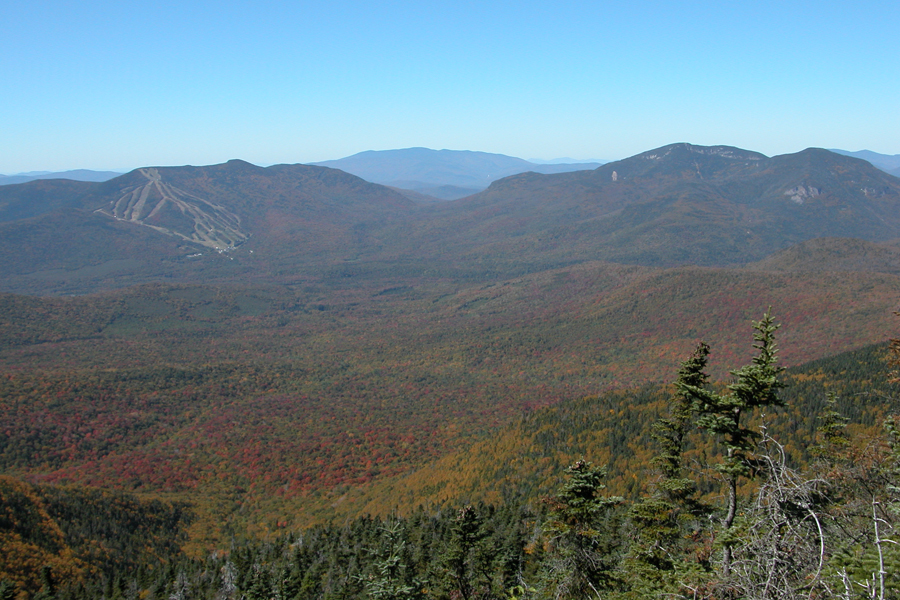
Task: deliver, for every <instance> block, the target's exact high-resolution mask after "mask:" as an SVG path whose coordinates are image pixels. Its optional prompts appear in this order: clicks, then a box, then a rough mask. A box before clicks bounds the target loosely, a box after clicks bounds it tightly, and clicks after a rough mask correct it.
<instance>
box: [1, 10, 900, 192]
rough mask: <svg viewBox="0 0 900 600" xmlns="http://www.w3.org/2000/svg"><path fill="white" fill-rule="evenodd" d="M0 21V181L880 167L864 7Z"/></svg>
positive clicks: (890, 80)
mask: <svg viewBox="0 0 900 600" xmlns="http://www.w3.org/2000/svg"><path fill="white" fill-rule="evenodd" d="M151 9H152V10H151ZM0 17H2V19H3V22H5V23H7V24H8V27H7V31H6V32H5V33H6V34H5V35H4V36H3V37H2V39H0V52H2V55H3V56H4V60H3V61H2V62H0V74H2V76H3V78H4V81H5V82H7V86H6V90H5V91H6V93H5V94H4V95H3V97H2V98H0V111H2V114H3V115H4V117H5V118H4V119H3V120H2V123H0V138H2V139H3V140H4V142H5V143H4V144H3V147H2V149H0V173H4V174H16V173H23V172H29V171H66V170H73V169H91V170H121V169H122V168H124V167H126V166H130V165H135V166H145V165H184V164H215V163H221V162H225V161H227V160H229V159H232V158H240V159H243V160H247V161H249V162H251V163H254V164H260V165H265V164H275V163H310V162H319V161H325V160H335V159H338V158H342V157H347V156H351V155H353V154H356V153H358V152H361V151H365V150H387V149H396V148H408V147H413V146H425V147H429V148H454V149H469V150H477V151H482V152H491V153H498V154H505V155H508V156H515V157H522V158H526V159H527V158H528V157H546V158H544V159H543V160H553V159H554V158H557V157H564V156H568V157H575V158H577V159H578V160H587V159H590V158H594V157H601V158H602V159H603V160H615V159H619V158H625V157H627V156H632V155H634V154H637V153H639V152H642V151H645V150H648V149H651V148H656V147H660V146H663V145H666V144H670V143H674V142H690V143H692V144H698V145H718V144H726V145H730V146H737V147H740V148H745V149H750V150H754V151H757V152H761V153H763V154H766V155H768V156H773V155H778V154H787V153H792V152H798V151H800V150H803V149H805V148H807V147H821V148H845V149H848V150H852V151H855V149H866V150H870V151H873V152H877V153H881V154H896V153H900V147H898V141H897V140H900V113H898V111H897V110H896V102H895V99H896V98H898V97H900V77H898V76H897V75H898V73H897V70H898V66H897V64H896V61H895V60H893V57H894V56H896V55H897V51H896V46H897V44H898V42H897V41H896V36H895V35H894V32H895V31H896V30H897V26H898V25H900V6H895V5H886V4H883V3H876V2H871V1H863V2H859V3H854V4H852V5H850V4H846V3H840V2H824V3H822V2H819V3H815V4H813V3H809V2H797V1H795V2H787V3H784V2H770V1H764V2H759V3H753V4H735V3H730V4H729V3H725V4H721V3H720V4H708V5H706V4H704V5H702V6H701V5H694V6H692V5H685V4H684V3H680V2H674V1H671V0H670V1H663V2H652V3H651V2H637V3H629V4H605V3H595V2H581V1H576V2H571V3H567V4H565V5H563V6H551V5H547V4H546V3H539V2H534V1H526V2H515V3H513V2H509V1H500V2H492V3H450V2H439V3H428V4H422V3H414V2H408V1H404V0H401V1H399V2H394V3H389V4H372V5H369V4H361V3H355V2H341V1H338V2H333V3H327V4H322V3H311V2H299V3H291V4H287V5H285V4H282V3H275V2H266V1H263V2H260V3H254V4H253V5H247V4H243V3H234V2H232V3H228V2H226V3H224V4H223V3H212V2H209V1H208V0H200V1H199V2H195V3H190V4H184V3H176V2H171V1H164V2H160V3H155V4H154V5H152V6H149V5H147V6H144V5H140V4H137V5H135V4H121V3H114V2H110V1H108V0H98V1H95V2H89V3H81V4H73V5H64V4H56V5H54V6H53V7H52V9H48V8H47V7H46V6H43V5H41V4H35V3H31V4H28V3H6V4H5V5H3V6H2V8H0Z"/></svg>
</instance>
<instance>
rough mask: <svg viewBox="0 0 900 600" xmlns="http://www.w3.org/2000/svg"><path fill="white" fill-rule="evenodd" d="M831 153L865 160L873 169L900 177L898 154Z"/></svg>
mask: <svg viewBox="0 0 900 600" xmlns="http://www.w3.org/2000/svg"><path fill="white" fill-rule="evenodd" d="M832 152H836V153H837V154H843V155H844V156H852V157H853V158H861V159H863V160H867V161H869V162H870V163H871V164H872V166H873V167H877V168H879V169H881V170H882V171H886V172H888V173H890V174H891V175H893V176H895V177H900V154H879V153H878V152H872V151H871V150H858V151H856V152H850V151H849V150H832Z"/></svg>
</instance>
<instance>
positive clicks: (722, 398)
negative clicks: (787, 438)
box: [678, 311, 784, 578]
mask: <svg viewBox="0 0 900 600" xmlns="http://www.w3.org/2000/svg"><path fill="white" fill-rule="evenodd" d="M753 328H754V329H755V330H756V331H755V332H754V334H753V340H754V344H753V347H754V348H755V349H756V350H757V354H756V356H754V357H753V360H752V361H751V363H750V364H749V365H746V366H744V367H742V368H740V369H738V370H737V371H732V372H731V374H732V376H733V377H734V380H733V382H732V383H731V384H730V385H729V386H728V390H729V393H727V394H718V393H716V392H714V391H712V390H709V389H707V388H706V387H704V386H702V385H694V384H690V383H680V384H679V386H678V387H679V388H680V389H681V390H682V392H683V393H684V394H685V395H687V396H690V397H691V398H692V399H693V401H694V406H693V408H694V411H695V412H696V413H697V415H698V416H697V425H698V426H699V427H701V428H703V429H705V430H707V431H709V432H710V433H712V434H713V435H716V436H718V437H719V439H720V440H721V442H722V444H723V445H724V447H725V456H724V457H723V459H722V461H721V462H720V463H719V464H717V465H716V470H717V471H718V472H719V473H721V474H722V475H723V477H724V478H725V482H726V487H727V492H726V498H727V506H726V512H725V516H724V518H723V519H722V533H721V535H720V538H719V539H720V541H721V543H722V544H723V553H722V572H723V575H724V576H725V577H726V578H727V577H728V574H729V572H730V569H731V555H732V550H731V548H732V545H733V543H734V540H733V539H732V535H733V531H732V527H733V525H734V519H735V517H736V516H737V487H738V480H739V479H740V478H741V477H750V476H751V474H752V467H753V462H752V458H751V454H752V452H753V449H754V448H755V446H756V443H757V441H758V440H759V439H760V437H761V435H760V433H759V432H758V431H755V430H752V429H749V428H747V427H746V426H745V425H744V419H745V418H748V417H749V416H750V415H751V413H753V411H754V410H756V409H762V408H767V407H770V406H782V405H783V403H782V401H781V399H780V397H779V396H778V391H779V390H780V389H782V388H783V387H784V384H783V383H782V382H781V381H780V380H779V379H778V376H779V374H780V373H781V372H782V371H783V370H784V369H783V368H782V367H779V366H778V365H777V360H778V356H777V354H778V349H777V345H776V343H775V332H776V331H777V330H778V325H776V324H775V322H774V320H773V319H772V315H771V312H770V311H766V314H765V315H763V318H762V320H760V321H759V322H754V323H753Z"/></svg>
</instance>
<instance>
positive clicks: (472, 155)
mask: <svg viewBox="0 0 900 600" xmlns="http://www.w3.org/2000/svg"><path fill="white" fill-rule="evenodd" d="M312 164H314V165H316V166H320V167H331V168H334V169H340V170H342V171H346V172H347V173H352V174H353V175H356V176H358V177H362V178H363V179H365V180H367V181H371V182H373V183H380V184H382V185H387V186H391V187H395V188H401V189H404V190H411V191H414V192H417V193H419V194H427V195H429V196H433V197H435V198H439V199H442V200H455V199H457V198H462V197H464V196H469V195H471V194H474V193H476V192H480V191H481V190H483V189H485V188H486V187H488V186H489V185H490V184H491V183H492V182H494V181H497V180H498V179H502V178H504V177H508V176H510V175H516V174H519V173H525V172H528V171H532V172H535V173H564V172H567V171H581V170H587V169H596V168H597V167H599V166H600V165H601V164H603V163H600V162H572V163H558V162H556V161H553V162H552V163H543V164H538V163H534V162H529V161H527V160H523V159H521V158H514V157H512V156H505V155H503V154H490V153H488V152H471V151H468V150H430V149H428V148H405V149H402V150H380V151H377V150H369V151H366V152H360V153H359V154H354V155H353V156H348V157H346V158H341V159H338V160H326V161H323V162H317V163H312Z"/></svg>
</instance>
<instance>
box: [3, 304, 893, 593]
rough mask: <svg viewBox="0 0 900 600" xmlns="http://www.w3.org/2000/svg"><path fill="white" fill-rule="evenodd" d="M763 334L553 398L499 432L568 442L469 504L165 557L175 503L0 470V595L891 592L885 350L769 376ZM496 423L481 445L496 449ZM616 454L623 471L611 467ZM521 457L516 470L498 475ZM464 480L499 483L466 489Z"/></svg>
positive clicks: (546, 446)
mask: <svg viewBox="0 0 900 600" xmlns="http://www.w3.org/2000/svg"><path fill="white" fill-rule="evenodd" d="M777 333H778V327H777V325H776V324H775V323H774V321H773V319H772V318H771V317H770V316H769V315H768V314H766V315H765V316H764V317H763V318H762V319H761V320H760V321H759V322H756V323H754V329H753V349H754V355H753V357H752V359H751V360H750V361H749V362H748V363H747V364H745V365H743V366H740V367H739V368H736V369H735V370H733V371H732V373H731V378H730V383H728V384H727V385H718V384H715V383H713V382H711V381H710V377H709V375H708V374H707V370H708V358H709V353H710V348H709V346H707V345H706V344H703V343H701V344H699V345H698V346H697V347H696V348H695V350H694V351H693V353H692V354H691V355H690V356H689V357H687V358H686V359H685V360H684V361H683V362H682V364H681V367H680V369H679V370H678V372H677V375H676V376H675V378H674V381H673V382H672V383H671V384H670V385H666V386H645V387H644V388H642V389H638V390H632V391H619V392H614V393H611V394H609V396H608V397H594V398H584V399H581V400H578V401H570V402H562V403H560V404H558V405H556V406H553V407H549V408H547V409H542V410H538V411H535V412H534V413H532V414H531V415H529V416H527V417H525V418H524V419H523V420H522V421H521V422H519V423H517V424H514V425H512V426H510V427H509V428H507V435H513V436H517V437H519V440H520V443H521V444H526V445H530V446H531V447H532V448H533V447H534V446H536V445H542V448H541V451H540V454H542V455H543V456H545V457H549V456H552V455H553V450H554V449H555V450H559V449H560V447H561V446H563V447H565V452H562V453H559V455H568V456H571V455H572V450H573V449H576V448H577V449H578V450H580V451H581V452H580V456H579V457H578V458H576V459H575V460H573V461H572V462H571V463H570V464H569V465H568V466H566V467H564V468H561V467H559V466H558V465H557V468H558V470H560V471H561V472H559V473H557V475H558V477H557V481H558V483H556V484H554V485H553V486H552V487H550V488H546V487H545V488H541V486H540V483H539V481H538V480H539V479H540V474H539V471H538V470H537V469H535V468H534V467H531V468H530V469H529V468H528V467H524V466H520V468H519V472H518V473H515V475H514V478H513V479H511V478H510V477H506V481H504V477H503V476H499V475H498V474H497V473H494V474H493V475H490V476H488V478H487V479H488V480H492V481H491V482H489V481H488V480H484V479H482V480H481V481H480V483H476V484H475V485H474V486H473V487H472V488H470V489H469V491H468V496H470V497H471V498H472V501H471V502H470V503H461V504H456V505H453V504H447V503H443V504H441V503H435V502H434V501H433V499H430V498H429V497H428V494H427V492H423V495H422V497H421V498H420V499H421V500H422V502H420V503H419V504H417V505H416V504H414V502H415V497H414V496H411V497H408V498H406V499H407V500H409V501H410V503H409V504H408V505H406V506H398V507H397V508H396V509H395V510H394V511H393V512H391V513H390V514H386V515H382V516H380V517H372V516H362V517H355V518H346V519H344V520H341V521H331V522H329V523H323V524H320V525H316V526H312V527H306V528H297V529H294V530H284V531H282V532H281V533H280V534H278V535H273V536H271V537H268V538H267V539H247V538H243V539H240V538H238V537H234V538H233V539H232V540H231V542H230V543H229V544H227V547H224V548H221V549H219V550H216V551H213V552H209V553H196V552H195V553H185V552H184V549H183V544H184V542H185V541H186V539H187V538H186V534H185V532H186V531H187V529H188V527H189V526H190V525H191V521H192V519H193V518H194V517H193V516H192V509H191V507H190V505H189V504H188V503H179V502H166V501H159V500H141V499H139V498H137V497H136V496H133V495H131V494H128V493H126V492H112V491H101V490H91V489H90V488H66V487H57V486H48V485H40V484H33V483H31V484H29V483H25V482H23V481H20V480H16V479H14V478H10V477H5V478H3V479H2V481H0V498H2V502H3V504H2V508H3V511H4V512H3V513H2V519H3V521H2V523H3V534H2V535H3V536H4V537H3V546H4V551H5V552H4V554H5V555H4V563H3V570H4V575H5V577H6V578H5V579H4V580H3V583H2V584H0V586H2V587H0V590H2V591H0V594H2V595H0V597H2V598H15V597H17V596H18V595H21V594H25V593H27V594H29V595H30V597H34V598H60V599H63V598H65V599H68V598H72V599H75V598H100V597H103V598H109V599H112V598H128V599H131V598H147V599H152V598H209V599H214V598H215V599H225V598H246V599H248V600H249V599H263V598H286V599H287V598H298V599H299V598H329V599H330V598H464V599H474V598H483V599H487V598H650V597H676V598H678V597H683V598H835V597H838V598H895V597H897V596H898V594H900V547H898V544H897V541H898V539H897V538H898V537H900V536H898V532H897V528H898V526H900V419H898V417H897V414H896V408H897V407H896V404H897V403H896V400H895V399H894V398H893V397H892V396H890V393H891V392H890V390H891V382H892V381H893V380H894V379H895V378H896V374H895V373H894V372H893V371H891V369H892V368H896V367H898V365H900V343H897V342H895V343H893V344H892V345H891V346H890V347H887V346H884V345H877V346H873V347H870V348H867V349H864V350H861V351H855V352H850V353H847V354H845V355H841V356H838V357H834V358H832V359H825V360H820V361H815V362H813V363H809V364H807V365H804V366H802V367H799V368H794V369H791V370H786V369H784V368H782V367H781V366H779V364H778V350H777V342H776V337H777ZM812 398H815V400H814V401H810V400H811V399H812ZM792 402H794V403H795V404H794V405H792V404H791V403H792ZM629 403H631V404H632V405H634V406H641V405H643V406H644V407H650V406H652V407H655V412H656V413H657V414H658V415H660V416H659V418H657V419H656V420H655V421H653V422H652V423H650V422H646V423H645V426H643V427H633V423H635V422H640V420H639V419H638V420H635V419H634V418H630V419H622V420H621V421H618V423H619V427H620V430H619V431H616V432H615V435H608V436H607V438H606V440H607V441H610V440H613V439H614V438H619V440H620V442H619V443H618V444H617V443H612V444H610V445H609V446H608V447H605V448H603V447H597V446H596V441H597V438H596V437H592V435H593V434H596V433H597V431H598V430H599V429H602V428H603V427H607V426H608V425H609V421H608V420H607V421H604V416H605V413H615V412H616V411H620V412H621V411H622V410H628V408H629ZM614 407H615V408H614ZM651 410H653V409H651ZM636 414H643V415H646V414H649V413H647V412H644V413H640V412H638V413H636ZM618 416H619V417H621V416H622V415H621V414H620V415H618ZM631 416H632V417H633V416H634V415H631ZM629 424H632V425H631V429H632V430H628V429H629ZM503 437H504V436H503V435H500V436H499V437H498V438H495V439H494V440H490V441H486V442H484V444H488V445H489V444H491V443H494V444H496V445H495V446H493V447H490V448H488V451H490V452H493V453H495V455H494V459H495V461H497V460H498V461H500V462H502V461H503V460H504V458H506V457H504V456H502V453H501V452H500V451H499V448H500V447H501V446H502V445H503V441H502V438H503ZM554 437H555V438H556V439H552V438H554ZM481 450H482V451H484V450H485V449H484V448H482V449H481ZM477 451H478V450H477V445H476V448H475V449H470V452H476V453H477ZM629 456H631V457H632V459H633V460H638V463H639V464H640V463H643V468H639V469H634V468H633V467H631V466H628V467H627V468H626V470H625V472H624V473H623V468H622V464H620V463H622V461H625V463H626V464H628V457H629ZM449 458H450V459H456V460H460V461H472V457H471V456H468V457H466V456H462V455H459V454H458V455H451V457H449ZM596 458H601V459H602V460H603V463H604V464H600V462H597V461H596ZM542 462H544V463H546V462H547V461H546V460H544V461H542ZM529 470H530V471H531V474H532V476H533V477H534V478H535V481H531V482H529V481H527V480H521V479H517V478H519V477H522V476H523V473H527V472H528V471H529ZM623 474H630V477H631V478H632V479H633V480H634V481H636V482H637V483H634V484H632V485H623V477H622V475H623ZM482 475H483V474H482ZM526 477H527V475H526ZM460 478H462V479H464V478H465V477H463V476H460ZM474 480H475V481H476V482H477V481H478V477H477V476H474ZM611 482H616V483H615V485H613V486H608V485H607V483H611ZM479 485H487V486H490V487H492V488H493V489H492V490H483V491H484V492H490V491H493V492H497V493H499V496H500V497H498V496H497V494H494V496H493V497H494V498H495V500H494V501H490V500H486V499H485V498H487V497H488V496H490V494H482V497H481V498H480V499H479V498H478V494H477V493H473V490H474V489H476V488H477V487H478V486H479ZM461 496H465V494H462V495H460V494H459V493H458V492H457V497H461ZM413 506H415V508H412V507H413Z"/></svg>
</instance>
